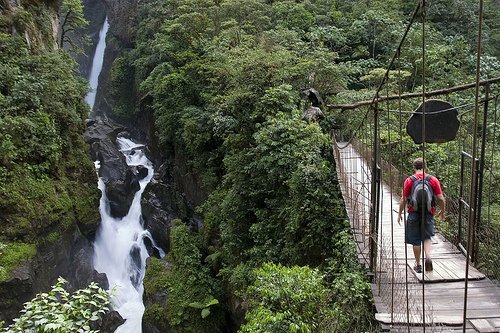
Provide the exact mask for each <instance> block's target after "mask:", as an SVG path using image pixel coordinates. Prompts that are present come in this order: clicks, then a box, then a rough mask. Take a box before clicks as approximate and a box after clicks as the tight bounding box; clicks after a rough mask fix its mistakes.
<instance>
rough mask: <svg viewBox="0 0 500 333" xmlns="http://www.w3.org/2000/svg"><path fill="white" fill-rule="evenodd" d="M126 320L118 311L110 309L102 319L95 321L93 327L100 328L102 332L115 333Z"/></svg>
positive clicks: (94, 328)
mask: <svg viewBox="0 0 500 333" xmlns="http://www.w3.org/2000/svg"><path fill="white" fill-rule="evenodd" d="M124 322H125V319H123V318H122V316H121V315H120V314H119V313H118V312H117V311H110V312H108V313H106V314H105V315H104V316H103V317H102V318H101V319H100V320H97V321H95V322H93V323H92V325H91V329H93V330H99V331H100V332H101V333H113V332H114V331H116V329H117V328H118V326H120V325H122V324H123V323H124Z"/></svg>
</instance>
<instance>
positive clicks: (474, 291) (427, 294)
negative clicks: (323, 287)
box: [334, 144, 500, 333]
mask: <svg viewBox="0 0 500 333" xmlns="http://www.w3.org/2000/svg"><path fill="white" fill-rule="evenodd" d="M339 145H341V144H339ZM334 155H335V159H336V161H337V172H338V176H339V181H340V184H341V188H342V193H343V196H344V201H345V203H346V207H347V212H348V215H349V218H350V220H351V227H352V231H353V235H354V238H355V241H356V244H357V250H358V258H359V259H360V262H361V263H362V264H364V265H365V266H366V267H369V257H370V253H369V244H370V242H369V239H370V226H369V215H370V186H371V185H370V179H371V177H370V173H371V172H370V171H369V169H368V167H367V165H366V163H365V161H364V160H363V159H362V158H361V157H360V156H359V154H358V153H357V152H356V151H355V150H354V149H353V148H352V146H350V145H349V146H348V147H346V148H344V149H340V150H337V153H336V154H334ZM401 186H402V184H401ZM398 187H399V186H398ZM398 207H399V195H394V194H393V193H391V191H390V189H389V187H388V186H386V185H385V184H383V183H382V186H381V189H380V211H379V221H378V233H377V234H376V236H375V237H376V238H377V257H376V272H374V273H375V274H374V278H373V283H372V291H373V297H374V301H375V306H376V311H377V313H376V315H375V318H376V319H377V320H378V321H379V322H380V323H381V325H382V328H383V329H384V331H391V332H424V331H425V332H464V331H465V332H471V333H472V332H500V284H499V283H498V281H496V282H494V281H491V280H489V279H487V278H486V277H485V275H484V274H482V273H481V272H479V271H478V270H477V269H475V268H474V267H472V265H469V279H468V284H467V311H466V315H465V318H466V323H465V329H464V324H463V318H464V300H465V289H466V284H465V271H466V259H465V256H464V255H463V254H462V253H461V252H460V251H459V250H458V249H457V248H456V247H455V246H454V245H453V244H451V243H450V242H448V241H447V240H446V239H444V237H443V236H442V235H440V234H439V233H436V235H435V236H434V237H433V239H432V242H433V245H432V259H433V266H434V270H433V271H432V272H428V273H425V275H422V274H417V273H415V272H414V270H413V269H412V267H413V266H414V258H413V251H412V247H411V246H410V245H405V243H404V223H401V226H400V225H398V223H397V221H396V219H397V210H398ZM437 228H439V225H438V226H437ZM422 304H425V306H422Z"/></svg>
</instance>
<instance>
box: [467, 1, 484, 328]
mask: <svg viewBox="0 0 500 333" xmlns="http://www.w3.org/2000/svg"><path fill="white" fill-rule="evenodd" d="M478 25H479V26H478V36H477V53H476V91H475V110H474V126H473V131H472V132H473V135H472V169H471V174H472V177H471V188H470V195H469V212H468V221H469V228H468V230H467V231H468V232H467V255H466V256H465V260H466V262H465V292H464V311H463V332H464V333H465V331H466V320H467V294H468V285H469V266H470V251H471V237H472V235H471V233H472V232H471V229H472V228H471V226H470V224H471V221H472V222H474V223H473V225H474V224H475V216H473V215H474V214H475V212H474V213H473V209H475V208H476V207H475V202H476V197H475V195H476V193H474V192H475V191H474V190H475V188H476V176H475V174H476V172H477V171H476V163H475V160H476V155H477V147H476V146H477V126H478V119H479V81H480V70H481V50H482V32H483V0H479V22H478ZM483 130H484V129H483ZM473 205H474V207H473Z"/></svg>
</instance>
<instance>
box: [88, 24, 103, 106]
mask: <svg viewBox="0 0 500 333" xmlns="http://www.w3.org/2000/svg"><path fill="white" fill-rule="evenodd" d="M108 28H109V23H108V17H106V19H105V20H104V24H103V25H102V28H101V31H99V41H98V43H97V47H96V49H95V53H94V58H93V59H92V68H91V70H90V76H89V84H90V91H89V93H88V94H87V96H85V101H86V102H87V104H88V105H89V106H90V111H92V109H93V108H94V102H95V95H96V91H97V84H98V80H99V74H100V73H101V69H102V63H103V60H104V50H105V49H106V34H107V33H108Z"/></svg>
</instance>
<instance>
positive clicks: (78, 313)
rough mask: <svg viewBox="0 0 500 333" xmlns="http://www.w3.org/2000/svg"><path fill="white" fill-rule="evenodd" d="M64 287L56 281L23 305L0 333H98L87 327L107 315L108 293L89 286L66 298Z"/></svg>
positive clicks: (61, 281)
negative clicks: (48, 289) (45, 291)
mask: <svg viewBox="0 0 500 333" xmlns="http://www.w3.org/2000/svg"><path fill="white" fill-rule="evenodd" d="M65 283H66V281H65V280H64V279H63V278H61V277H60V278H59V279H58V281H57V283H56V285H54V286H53V287H52V289H51V290H50V291H49V292H48V293H40V294H38V295H36V297H35V298H34V299H32V300H31V301H29V302H27V303H25V306H24V309H23V310H22V311H21V316H20V317H19V318H17V319H14V324H12V325H10V326H9V327H6V328H4V329H3V331H2V332H6V333H27V332H33V333H35V332H54V333H74V332H78V333H83V332H85V333H96V332H98V331H96V330H91V329H90V323H91V322H93V321H96V320H99V319H100V317H101V316H102V315H103V314H104V313H106V311H108V307H107V305H108V304H109V303H110V293H109V292H108V291H106V290H103V289H101V288H100V287H99V286H98V285H97V284H95V283H94V282H92V283H91V284H90V285H89V286H88V287H87V288H85V289H80V290H77V291H76V292H75V293H73V294H70V293H68V292H67V291H66V290H65V289H64V287H63V285H64V284H65Z"/></svg>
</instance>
